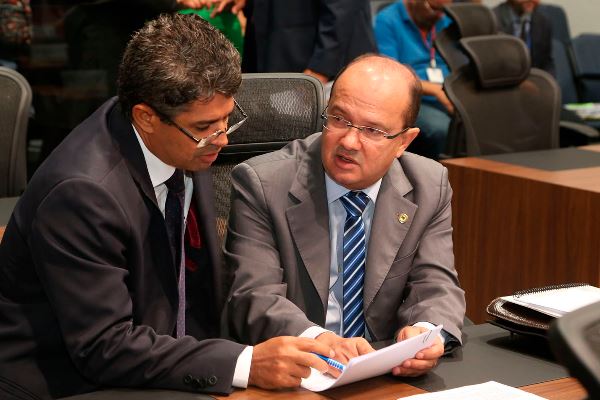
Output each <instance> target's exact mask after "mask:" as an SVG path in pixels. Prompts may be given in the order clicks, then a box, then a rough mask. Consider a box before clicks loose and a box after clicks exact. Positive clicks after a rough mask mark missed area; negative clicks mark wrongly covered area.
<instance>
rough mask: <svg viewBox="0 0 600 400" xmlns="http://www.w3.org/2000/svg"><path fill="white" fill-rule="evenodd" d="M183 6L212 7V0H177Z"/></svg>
mask: <svg viewBox="0 0 600 400" xmlns="http://www.w3.org/2000/svg"><path fill="white" fill-rule="evenodd" d="M177 4H179V6H180V7H182V8H205V7H210V6H211V4H212V1H211V0H177Z"/></svg>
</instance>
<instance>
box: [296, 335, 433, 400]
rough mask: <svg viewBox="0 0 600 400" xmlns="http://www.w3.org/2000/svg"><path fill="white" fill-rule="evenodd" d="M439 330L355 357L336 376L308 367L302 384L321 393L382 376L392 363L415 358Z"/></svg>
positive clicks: (398, 363)
mask: <svg viewBox="0 0 600 400" xmlns="http://www.w3.org/2000/svg"><path fill="white" fill-rule="evenodd" d="M441 330H442V325H438V326H436V327H435V328H434V329H433V330H431V331H427V332H423V333H421V334H420V335H417V336H414V337H411V338H409V339H406V340H403V341H401V342H398V343H394V344H392V345H390V346H388V347H384V348H383V349H380V350H377V351H375V352H373V353H369V354H364V355H362V356H358V357H354V358H353V359H351V360H350V361H349V362H348V364H347V365H346V368H344V371H343V372H342V374H341V375H340V376H339V377H337V378H334V377H332V376H331V375H328V374H323V373H321V372H319V371H317V370H316V369H311V373H310V376H309V377H308V378H304V379H302V384H301V386H302V387H303V388H305V389H308V390H312V391H313V392H320V391H322V390H327V389H331V388H334V387H337V386H342V385H345V384H348V383H352V382H357V381H360V380H363V379H368V378H372V377H374V376H378V375H383V374H385V373H388V372H390V371H391V370H392V368H394V367H395V366H398V365H400V364H402V362H403V361H405V360H408V359H409V358H414V356H415V355H416V354H417V353H418V352H419V351H421V350H423V349H425V348H427V347H429V346H431V345H432V344H433V341H434V340H435V338H436V337H437V336H438V335H439V333H440V331H441Z"/></svg>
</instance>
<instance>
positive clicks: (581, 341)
mask: <svg viewBox="0 0 600 400" xmlns="http://www.w3.org/2000/svg"><path fill="white" fill-rule="evenodd" d="M548 340H549V341H550V346H551V348H552V350H553V352H554V355H555V356H556V358H557V359H558V360H559V361H560V362H561V364H563V365H564V366H565V367H567V369H568V370H569V373H570V374H571V375H572V376H574V377H575V378H577V379H578V380H579V381H580V382H581V384H582V385H583V386H584V387H585V388H586V390H587V392H588V399H590V400H591V399H600V303H594V304H590V305H588V306H585V307H583V308H580V309H578V310H575V311H572V312H570V313H568V314H566V315H564V316H563V317H561V318H558V319H556V320H555V321H554V322H553V323H552V325H550V329H549V331H548Z"/></svg>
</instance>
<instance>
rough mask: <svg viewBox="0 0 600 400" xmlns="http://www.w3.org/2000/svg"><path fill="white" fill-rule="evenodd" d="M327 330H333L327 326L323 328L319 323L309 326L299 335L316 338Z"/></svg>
mask: <svg viewBox="0 0 600 400" xmlns="http://www.w3.org/2000/svg"><path fill="white" fill-rule="evenodd" d="M325 332H331V331H329V330H327V329H325V328H322V327H320V326H318V325H313V326H311V327H310V328H308V329H307V330H305V331H304V332H302V333H301V334H299V335H298V337H306V338H311V339H316V338H317V336H319V335H320V334H321V333H325Z"/></svg>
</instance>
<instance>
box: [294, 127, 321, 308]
mask: <svg viewBox="0 0 600 400" xmlns="http://www.w3.org/2000/svg"><path fill="white" fill-rule="evenodd" d="M320 148H321V139H320V138H319V139H317V140H315V141H314V142H313V143H312V144H311V145H310V147H309V148H308V150H307V151H306V153H305V155H304V157H303V158H302V160H301V161H300V165H299V168H298V171H297V173H296V177H295V180H294V182H293V183H292V187H291V189H290V194H291V195H292V196H293V198H295V200H296V201H297V202H296V204H294V205H292V206H290V207H289V208H288V209H287V210H286V216H287V220H288V224H289V226H290V231H291V234H292V237H293V238H294V243H295V244H296V247H297V248H298V252H299V253H300V257H301V258H302V262H303V263H304V266H305V268H306V270H307V272H308V275H309V276H310V279H311V280H312V283H313V285H314V287H315V289H316V290H317V292H318V294H319V297H320V299H321V303H322V305H323V316H324V315H325V310H326V307H327V298H328V296H329V263H330V251H331V250H330V243H329V210H328V208H327V195H326V190H325V177H324V172H323V165H322V163H321V156H320Z"/></svg>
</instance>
